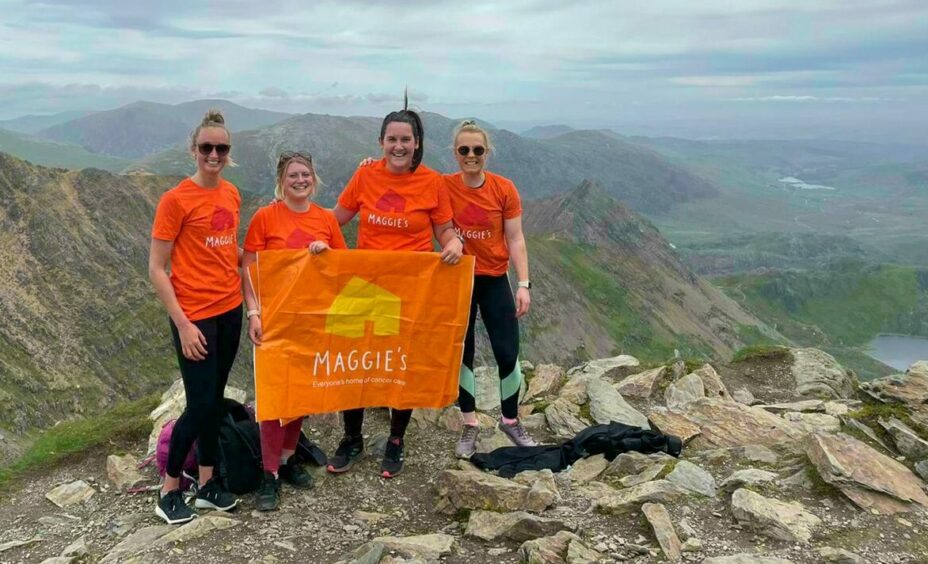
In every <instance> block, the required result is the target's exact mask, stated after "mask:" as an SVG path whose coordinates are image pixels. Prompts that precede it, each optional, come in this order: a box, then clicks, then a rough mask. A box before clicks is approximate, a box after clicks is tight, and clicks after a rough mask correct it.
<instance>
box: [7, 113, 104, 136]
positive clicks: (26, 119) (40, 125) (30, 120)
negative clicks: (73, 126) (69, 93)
mask: <svg viewBox="0 0 928 564" xmlns="http://www.w3.org/2000/svg"><path fill="white" fill-rule="evenodd" d="M92 113H93V112H82V111H73V112H60V113H57V114H50V115H33V114H30V115H26V116H20V117H18V118H14V119H7V120H0V129H5V130H7V131H16V132H18V133H28V134H33V133H38V132H39V131H42V130H43V129H46V128H49V127H53V126H55V125H58V124H59V123H65V122H68V121H71V120H75V119H78V118H82V117H84V116H86V115H90V114H92Z"/></svg>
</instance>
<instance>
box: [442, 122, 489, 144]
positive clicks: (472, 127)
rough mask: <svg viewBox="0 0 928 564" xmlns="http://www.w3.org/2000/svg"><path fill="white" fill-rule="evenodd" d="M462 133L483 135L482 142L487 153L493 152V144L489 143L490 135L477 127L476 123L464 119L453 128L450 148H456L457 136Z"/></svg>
mask: <svg viewBox="0 0 928 564" xmlns="http://www.w3.org/2000/svg"><path fill="white" fill-rule="evenodd" d="M462 133H479V134H480V135H483V142H484V143H485V144H486V146H487V151H488V152H489V151H492V150H493V143H491V142H490V134H489V133H487V132H486V130H485V129H483V128H482V127H480V126H479V125H477V122H476V121H474V120H472V119H465V120H464V121H462V122H461V123H459V124H458V126H457V127H455V128H454V135H453V136H452V137H451V147H452V148H454V147H457V144H458V136H459V135H461V134H462Z"/></svg>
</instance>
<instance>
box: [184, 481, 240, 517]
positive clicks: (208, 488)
mask: <svg viewBox="0 0 928 564" xmlns="http://www.w3.org/2000/svg"><path fill="white" fill-rule="evenodd" d="M237 503H238V499H236V498H235V494H233V493H230V492H227V491H226V490H224V489H222V486H221V485H219V480H217V479H216V478H210V480H209V481H208V482H206V483H205V484H203V485H202V486H200V489H199V490H197V500H196V502H195V503H194V505H195V506H196V507H197V508H199V509H216V510H219V511H229V510H230V509H232V508H234V507H235V505H236V504H237Z"/></svg>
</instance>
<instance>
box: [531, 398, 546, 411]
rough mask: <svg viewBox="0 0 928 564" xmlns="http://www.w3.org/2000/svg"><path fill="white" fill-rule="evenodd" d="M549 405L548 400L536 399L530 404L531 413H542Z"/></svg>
mask: <svg viewBox="0 0 928 564" xmlns="http://www.w3.org/2000/svg"><path fill="white" fill-rule="evenodd" d="M549 405H551V403H550V402H547V401H545V400H538V401H536V402H535V403H533V404H532V413H544V412H545V410H546V409H548V406H549Z"/></svg>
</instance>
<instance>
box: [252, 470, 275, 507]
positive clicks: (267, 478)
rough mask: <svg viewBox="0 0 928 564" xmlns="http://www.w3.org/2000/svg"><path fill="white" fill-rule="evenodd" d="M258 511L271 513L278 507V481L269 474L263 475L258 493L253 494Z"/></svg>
mask: <svg viewBox="0 0 928 564" xmlns="http://www.w3.org/2000/svg"><path fill="white" fill-rule="evenodd" d="M255 505H256V506H257V508H258V511H273V510H275V509H277V507H278V506H279V505H280V480H279V479H277V478H275V477H274V475H273V474H271V473H270V472H265V473H264V479H263V480H261V486H260V487H259V488H258V493H256V494H255Z"/></svg>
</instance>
